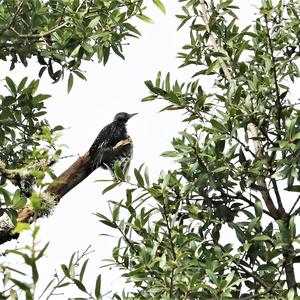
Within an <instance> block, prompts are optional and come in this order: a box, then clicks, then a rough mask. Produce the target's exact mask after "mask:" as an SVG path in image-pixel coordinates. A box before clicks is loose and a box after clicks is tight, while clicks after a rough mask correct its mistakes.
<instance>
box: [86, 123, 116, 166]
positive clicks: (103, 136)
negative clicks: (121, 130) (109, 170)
mask: <svg viewBox="0 0 300 300" xmlns="http://www.w3.org/2000/svg"><path fill="white" fill-rule="evenodd" d="M116 130H117V128H116V126H113V124H112V123H111V124H109V125H107V126H105V127H104V128H103V129H102V130H101V131H100V132H99V134H98V136H97V138H96V139H95V141H94V143H93V144H92V146H91V148H90V150H89V152H90V155H91V156H92V158H93V169H97V168H98V167H99V166H100V165H101V161H102V157H103V150H104V149H105V148H107V147H109V146H114V145H110V142H111V140H112V137H113V136H114V135H115V133H116Z"/></svg>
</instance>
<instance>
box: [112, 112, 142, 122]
mask: <svg viewBox="0 0 300 300" xmlns="http://www.w3.org/2000/svg"><path fill="white" fill-rule="evenodd" d="M135 115H137V113H134V114H128V113H126V112H119V113H117V114H116V115H115V117H114V121H117V122H124V123H126V122H127V121H128V120H129V119H130V118H131V117H133V116H135Z"/></svg>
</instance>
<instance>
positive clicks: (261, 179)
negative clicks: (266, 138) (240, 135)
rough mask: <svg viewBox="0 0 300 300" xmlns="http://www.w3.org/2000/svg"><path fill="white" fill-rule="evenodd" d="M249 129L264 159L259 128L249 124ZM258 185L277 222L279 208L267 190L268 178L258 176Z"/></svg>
mask: <svg viewBox="0 0 300 300" xmlns="http://www.w3.org/2000/svg"><path fill="white" fill-rule="evenodd" d="M248 129H249V131H250V133H251V136H252V138H253V143H254V148H255V153H256V156H257V157H258V158H262V157H263V153H262V148H261V144H260V141H259V140H258V132H257V127H256V125H255V124H253V123H249V125H248ZM257 184H258V186H259V187H260V188H261V190H260V193H261V195H262V197H263V200H264V202H265V204H266V206H267V208H268V210H269V212H270V214H271V216H272V217H273V218H274V219H275V220H277V219H278V218H279V215H278V211H277V208H276V207H275V205H274V203H273V199H272V198H271V195H270V193H269V190H268V188H267V184H266V177H265V176H264V174H263V173H262V174H261V175H260V176H257Z"/></svg>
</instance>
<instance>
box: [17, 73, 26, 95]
mask: <svg viewBox="0 0 300 300" xmlns="http://www.w3.org/2000/svg"><path fill="white" fill-rule="evenodd" d="M27 79H28V77H24V78H23V79H22V80H21V82H20V83H19V85H18V89H17V92H18V93H20V92H21V91H22V90H23V88H24V86H25V84H26V81H27Z"/></svg>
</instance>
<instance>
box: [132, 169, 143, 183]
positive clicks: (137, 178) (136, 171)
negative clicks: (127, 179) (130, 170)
mask: <svg viewBox="0 0 300 300" xmlns="http://www.w3.org/2000/svg"><path fill="white" fill-rule="evenodd" d="M134 176H135V178H136V180H137V182H138V185H139V186H140V187H143V186H144V185H145V183H144V179H143V177H142V175H141V173H140V172H139V171H138V170H137V169H136V168H135V169H134Z"/></svg>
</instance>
